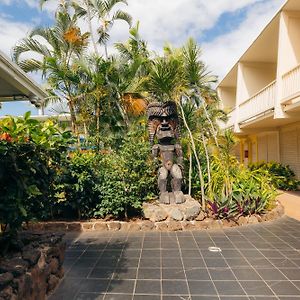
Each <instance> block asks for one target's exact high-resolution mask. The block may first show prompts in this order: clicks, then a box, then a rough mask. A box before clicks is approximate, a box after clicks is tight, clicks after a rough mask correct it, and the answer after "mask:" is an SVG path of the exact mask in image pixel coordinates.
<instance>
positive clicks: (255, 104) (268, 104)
mask: <svg viewBox="0 0 300 300" xmlns="http://www.w3.org/2000/svg"><path fill="white" fill-rule="evenodd" d="M275 100H276V80H275V81H273V82H271V83H270V84H269V85H267V86H266V87H265V88H263V89H262V90H261V91H259V92H258V93H256V94H255V95H254V96H252V97H251V98H250V99H248V100H247V101H246V102H244V103H242V104H241V105H240V109H239V118H238V122H239V123H240V122H243V121H246V120H248V119H251V118H253V117H255V116H258V115H259V114H262V113H264V112H266V111H268V110H270V109H272V108H274V107H275Z"/></svg>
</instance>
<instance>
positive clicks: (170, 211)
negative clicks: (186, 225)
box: [143, 195, 201, 222]
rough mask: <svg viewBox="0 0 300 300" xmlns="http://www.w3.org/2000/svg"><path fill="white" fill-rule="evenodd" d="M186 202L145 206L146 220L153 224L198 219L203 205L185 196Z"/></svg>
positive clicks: (147, 203) (148, 204)
mask: <svg viewBox="0 0 300 300" xmlns="http://www.w3.org/2000/svg"><path fill="white" fill-rule="evenodd" d="M184 198H185V202H184V203H181V204H162V203H159V201H153V202H146V203H144V204H143V213H144V217H145V218H146V219H149V220H150V221H152V222H161V221H165V220H175V221H191V220H195V219H197V217H198V216H199V214H200V213H201V205H200V203H199V202H198V201H196V200H195V199H193V198H192V197H191V196H189V195H184Z"/></svg>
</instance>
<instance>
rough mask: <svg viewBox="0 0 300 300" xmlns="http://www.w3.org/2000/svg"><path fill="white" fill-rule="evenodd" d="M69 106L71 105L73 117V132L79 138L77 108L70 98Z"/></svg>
mask: <svg viewBox="0 0 300 300" xmlns="http://www.w3.org/2000/svg"><path fill="white" fill-rule="evenodd" d="M68 105H69V109H70V115H71V126H72V132H73V133H74V134H75V135H76V136H77V137H78V130H77V124H76V112H75V107H74V103H73V100H72V99H70V98H69V101H68Z"/></svg>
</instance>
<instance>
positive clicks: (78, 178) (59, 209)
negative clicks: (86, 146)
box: [53, 152, 100, 219]
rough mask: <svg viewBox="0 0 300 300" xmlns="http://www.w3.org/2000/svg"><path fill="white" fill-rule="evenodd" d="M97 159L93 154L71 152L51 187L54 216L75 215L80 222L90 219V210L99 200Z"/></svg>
mask: <svg viewBox="0 0 300 300" xmlns="http://www.w3.org/2000/svg"><path fill="white" fill-rule="evenodd" d="M99 188H100V178H99V171H98V157H97V155H96V154H95V153H92V152H83V153H80V152H75V153H71V154H70V155H69V157H68V159H67V160H66V161H65V163H64V165H63V166H61V168H60V169H59V174H58V176H57V179H56V181H55V184H54V191H55V194H54V212H53V213H55V214H56V216H63V217H67V216H69V217H70V216H72V215H74V214H76V215H77V217H78V218H79V219H81V218H89V217H92V216H93V208H94V207H95V205H96V203H97V202H98V201H100V194H99Z"/></svg>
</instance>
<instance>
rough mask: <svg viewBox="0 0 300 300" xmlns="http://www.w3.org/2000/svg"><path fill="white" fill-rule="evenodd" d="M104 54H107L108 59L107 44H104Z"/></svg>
mask: <svg viewBox="0 0 300 300" xmlns="http://www.w3.org/2000/svg"><path fill="white" fill-rule="evenodd" d="M104 52H105V57H106V59H108V50H107V43H105V44H104Z"/></svg>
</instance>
